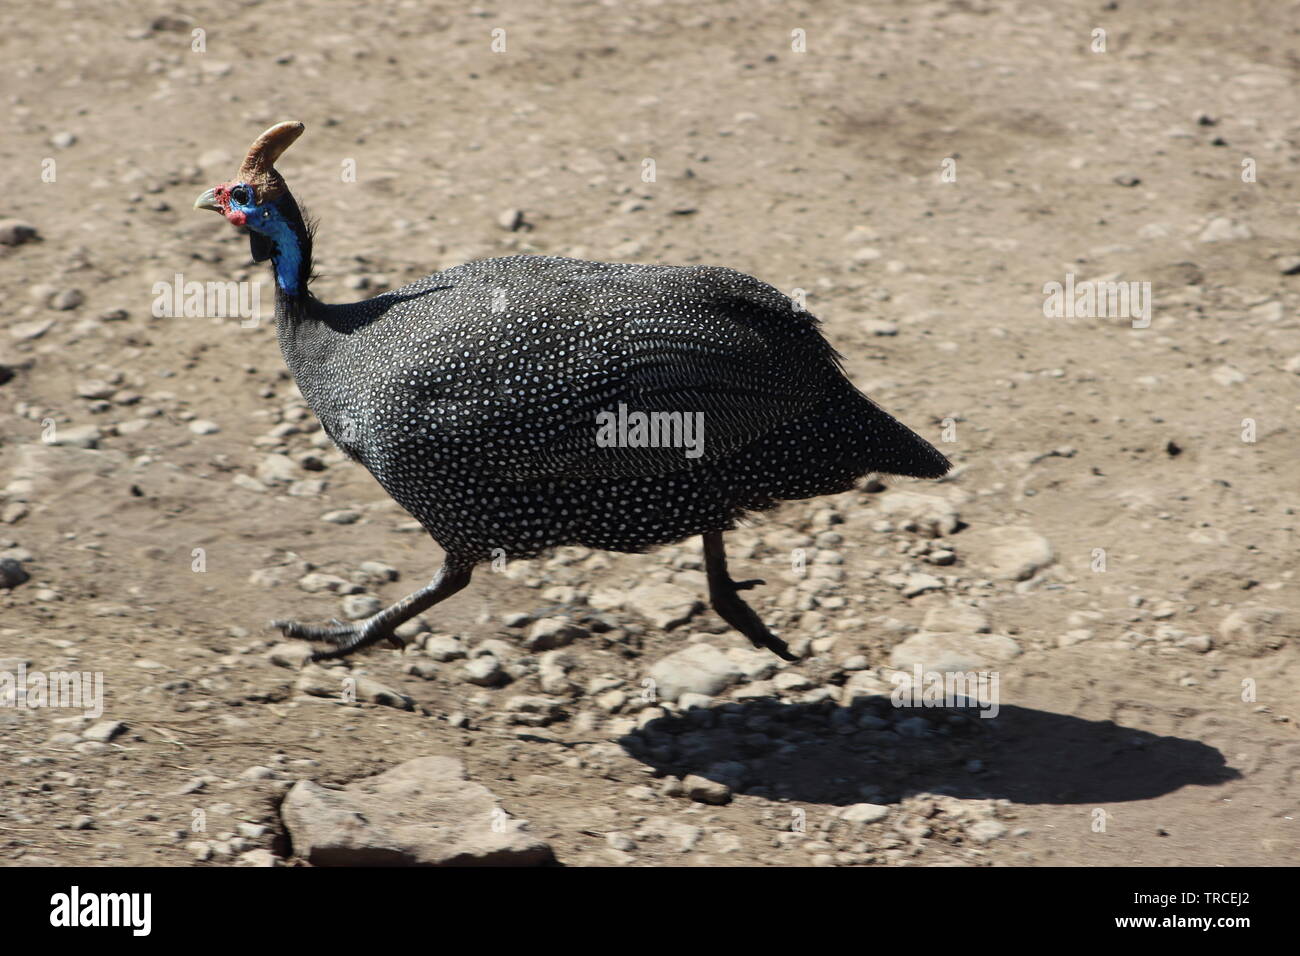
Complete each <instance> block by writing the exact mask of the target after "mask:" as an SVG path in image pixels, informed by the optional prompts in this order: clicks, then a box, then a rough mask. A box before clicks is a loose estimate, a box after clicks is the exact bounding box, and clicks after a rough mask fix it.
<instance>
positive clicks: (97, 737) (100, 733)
mask: <svg viewBox="0 0 1300 956" xmlns="http://www.w3.org/2000/svg"><path fill="white" fill-rule="evenodd" d="M125 732H126V724H124V723H122V721H120V720H101V721H99V722H98V723H96V724H92V725H91V726H89V727H87V728H86V729H85V730H83V731H82V732H81V736H82V738H83V739H84V740H93V741H97V742H98V743H101V744H106V743H108V742H109V741H110V740H112V739H113V738H114V737H117V736H118V735H119V734H123V733H125Z"/></svg>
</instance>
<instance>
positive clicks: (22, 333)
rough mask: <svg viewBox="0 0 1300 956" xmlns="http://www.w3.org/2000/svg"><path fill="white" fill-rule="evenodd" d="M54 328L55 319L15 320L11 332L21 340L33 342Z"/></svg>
mask: <svg viewBox="0 0 1300 956" xmlns="http://www.w3.org/2000/svg"><path fill="white" fill-rule="evenodd" d="M52 328H54V320H53V319H36V320H34V321H32V322H15V323H14V324H13V325H11V326H9V334H10V335H11V336H13V337H14V338H15V339H17V340H18V341H19V342H31V341H34V340H35V339H39V338H40V337H41V336H42V335H44V334H45V333H46V332H48V331H49V330H50V329H52Z"/></svg>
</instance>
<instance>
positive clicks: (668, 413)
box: [429, 269, 842, 481]
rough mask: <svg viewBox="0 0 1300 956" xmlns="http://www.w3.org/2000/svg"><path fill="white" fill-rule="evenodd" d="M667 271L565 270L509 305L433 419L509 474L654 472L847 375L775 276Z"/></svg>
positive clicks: (726, 441)
mask: <svg viewBox="0 0 1300 956" xmlns="http://www.w3.org/2000/svg"><path fill="white" fill-rule="evenodd" d="M698 272H706V273H709V274H706V275H682V273H698ZM718 274H721V277H722V279H723V280H724V281H721V282H720V281H719V276H718ZM660 275H662V273H655V274H654V276H653V277H654V278H655V279H658V277H659V276H660ZM670 278H671V280H672V281H670V282H664V281H646V279H645V278H644V277H637V278H635V279H632V280H628V281H618V279H617V278H616V279H613V280H611V279H610V277H608V276H602V277H601V278H600V280H599V281H598V282H592V283H586V284H584V283H583V282H581V281H577V282H566V283H557V284H555V286H554V288H553V289H550V290H549V291H550V294H549V296H548V299H547V301H546V303H545V307H541V306H538V307H536V308H534V310H533V311H532V312H531V313H530V315H529V317H527V318H524V317H519V316H516V317H515V319H514V320H512V319H511V318H510V317H509V316H508V315H505V314H503V318H502V319H501V327H502V328H503V329H504V330H506V334H507V338H506V340H505V341H504V342H503V343H502V345H503V347H500V348H495V349H490V350H481V349H478V350H475V349H464V350H461V351H460V352H459V354H461V355H462V356H468V358H467V360H465V361H464V363H463V366H462V367H461V368H460V369H459V371H458V376H459V377H458V381H457V383H456V387H455V388H452V389H448V390H446V391H444V393H443V394H440V395H439V396H437V397H436V398H435V399H434V400H433V401H432V402H431V404H430V407H429V411H430V418H431V421H432V424H431V428H430V430H431V432H432V433H434V434H436V437H437V440H438V441H439V442H440V443H442V444H443V445H444V449H445V450H446V452H447V453H449V454H459V455H462V456H472V460H473V467H474V469H475V470H476V471H478V472H479V473H480V474H485V475H493V476H496V477H500V478H502V479H505V480H511V481H526V480H533V479H541V478H581V477H632V476H653V475H661V474H669V473H672V472H676V471H682V470H685V469H688V468H692V467H697V466H699V465H700V464H702V463H706V462H710V461H714V460H717V459H719V458H721V457H723V456H726V455H728V454H730V453H732V452H734V451H736V450H737V449H739V448H742V447H744V446H746V445H748V444H750V443H752V442H754V441H757V440H759V439H761V438H762V437H763V435H765V434H767V433H769V432H771V431H773V430H775V429H777V428H778V427H780V426H782V425H784V424H786V423H788V422H791V421H794V420H796V419H798V418H800V417H802V416H804V415H806V414H807V413H808V412H810V411H811V410H812V409H814V408H815V407H816V406H817V405H818V404H819V403H821V402H823V401H824V400H825V397H826V394H827V390H828V389H829V388H831V387H833V385H832V383H833V382H834V381H835V379H840V380H841V381H842V378H841V373H840V371H839V369H838V367H837V365H836V362H835V356H834V352H833V350H832V349H831V348H830V346H829V345H828V344H827V343H826V341H825V339H823V338H822V337H821V334H820V332H818V330H817V327H816V321H815V320H814V319H813V318H812V317H811V316H809V315H807V314H806V313H802V312H799V311H798V310H796V309H795V308H793V306H792V304H791V302H790V300H789V299H787V298H786V297H785V296H782V295H781V294H780V293H778V292H776V290H774V289H771V288H770V287H768V286H766V285H763V284H762V283H759V282H758V280H755V279H752V278H750V277H748V276H741V275H740V274H739V273H732V272H731V271H730V270H694V269H682V270H677V274H675V275H674V274H670ZM533 304H534V305H536V300H535V298H534V302H533ZM575 316H577V317H579V320H577V321H575V320H574V317H575ZM521 328H523V329H525V330H526V332H527V334H519V329H521ZM511 330H514V331H513V332H511ZM450 351H452V352H456V351H457V349H456V348H455V347H454V344H453V346H452V348H451V349H450ZM484 351H490V352H491V353H492V354H491V356H490V357H489V356H485V355H483V354H482V353H483V352H484Z"/></svg>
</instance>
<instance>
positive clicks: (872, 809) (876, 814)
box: [839, 803, 889, 823]
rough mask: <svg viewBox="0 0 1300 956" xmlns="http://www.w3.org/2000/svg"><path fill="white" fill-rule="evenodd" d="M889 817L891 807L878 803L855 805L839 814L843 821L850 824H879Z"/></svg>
mask: <svg viewBox="0 0 1300 956" xmlns="http://www.w3.org/2000/svg"><path fill="white" fill-rule="evenodd" d="M887 816H889V807H885V806H881V805H880V804H878V803H855V804H853V805H852V806H847V807H845V808H844V809H843V810H841V811H840V812H839V817H840V819H841V820H846V821H848V822H849V823H879V822H880V821H881V820H883V819H885V817H887Z"/></svg>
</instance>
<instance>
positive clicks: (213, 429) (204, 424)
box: [190, 418, 221, 435]
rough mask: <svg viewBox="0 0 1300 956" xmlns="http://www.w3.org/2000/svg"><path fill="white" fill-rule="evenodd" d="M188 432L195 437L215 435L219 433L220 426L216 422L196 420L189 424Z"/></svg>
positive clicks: (203, 419) (204, 419)
mask: <svg viewBox="0 0 1300 956" xmlns="http://www.w3.org/2000/svg"><path fill="white" fill-rule="evenodd" d="M190 431H191V432H193V433H194V434H195V435H215V434H216V433H217V432H219V431H221V426H220V425H218V424H217V423H216V422H210V421H208V420H207V419H206V418H198V419H195V420H194V421H192V422H190Z"/></svg>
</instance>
